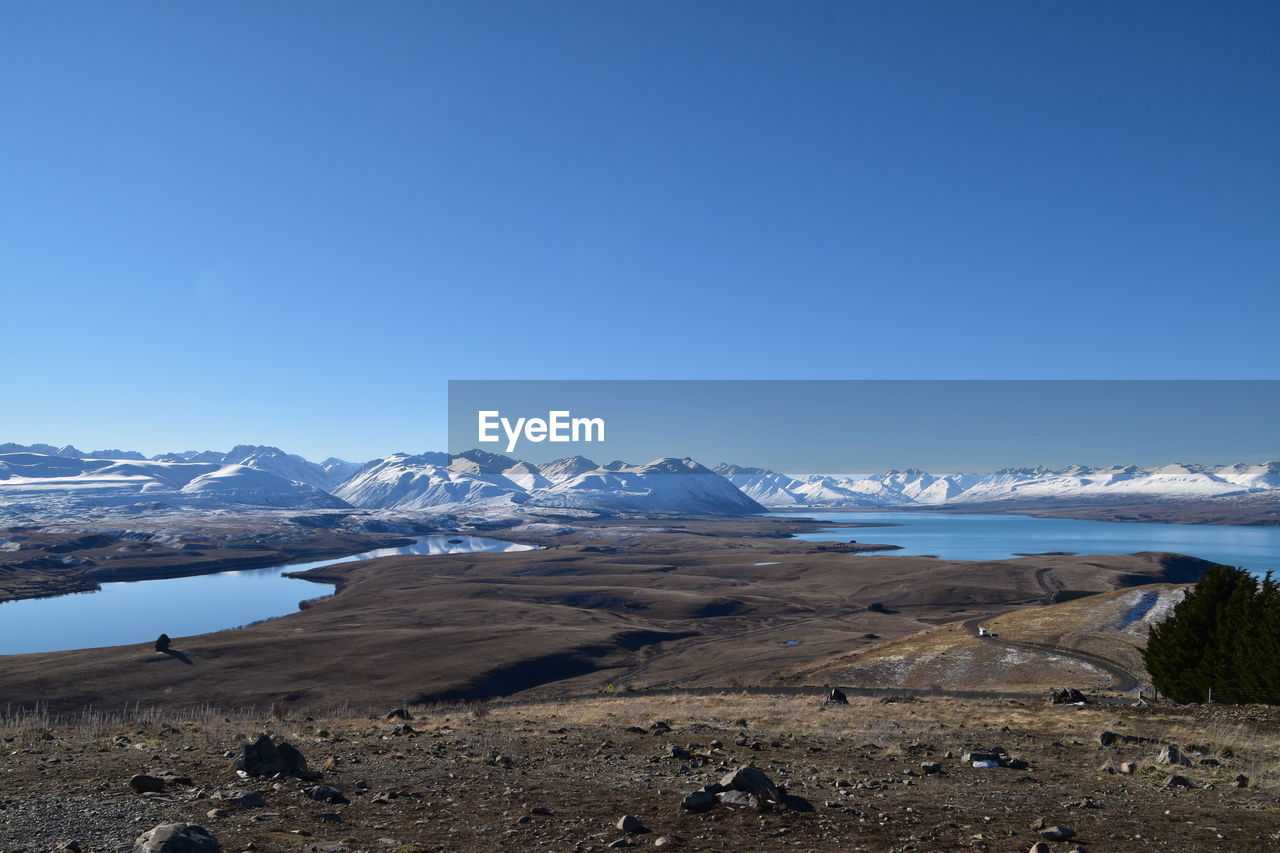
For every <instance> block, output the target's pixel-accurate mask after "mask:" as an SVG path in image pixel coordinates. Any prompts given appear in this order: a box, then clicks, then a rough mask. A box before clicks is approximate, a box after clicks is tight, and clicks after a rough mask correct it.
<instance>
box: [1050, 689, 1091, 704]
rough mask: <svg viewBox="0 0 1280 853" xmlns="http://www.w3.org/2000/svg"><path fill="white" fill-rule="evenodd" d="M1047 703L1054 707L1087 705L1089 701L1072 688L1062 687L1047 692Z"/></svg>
mask: <svg viewBox="0 0 1280 853" xmlns="http://www.w3.org/2000/svg"><path fill="white" fill-rule="evenodd" d="M1049 701H1050V702H1051V703H1052V704H1054V705H1087V704H1089V700H1088V699H1086V698H1085V695H1084V694H1083V693H1081V692H1080V691H1079V690H1077V689H1076V688H1074V687H1062V688H1059V689H1056V690H1050V691H1049Z"/></svg>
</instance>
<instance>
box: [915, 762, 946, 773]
mask: <svg viewBox="0 0 1280 853" xmlns="http://www.w3.org/2000/svg"><path fill="white" fill-rule="evenodd" d="M920 769H921V770H922V771H924V774H925V775H926V776H932V775H933V774H934V773H941V772H942V765H941V764H940V763H938V762H937V761H925V762H921V764H920Z"/></svg>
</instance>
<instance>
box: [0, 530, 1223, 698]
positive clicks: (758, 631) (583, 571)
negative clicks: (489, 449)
mask: <svg viewBox="0 0 1280 853" xmlns="http://www.w3.org/2000/svg"><path fill="white" fill-rule="evenodd" d="M806 524H807V523H806V522H803V521H800V520H795V519H774V518H752V519H738V520H691V519H684V520H680V519H665V520H662V521H661V522H655V521H652V520H649V521H641V520H630V521H626V520H624V521H615V522H609V523H606V522H596V523H590V524H586V525H583V524H575V526H574V527H573V528H567V527H560V526H556V525H552V524H541V525H536V526H531V527H525V528H522V529H520V530H517V531H512V532H510V534H509V535H510V537H511V538H512V539H515V540H518V541H525V542H537V543H539V544H544V545H547V546H548V547H547V549H546V550H541V551H528V552H512V553H503V554H467V555H456V556H432V557H415V556H403V557H389V558H384V559H380V560H375V561H365V562H359V563H349V564H340V565H336V566H330V567H326V568H322V569H317V570H313V571H311V572H308V573H306V574H305V575H304V577H307V578H309V579H311V580H315V581H318V582H323V583H332V584H335V585H336V586H337V588H338V593H337V595H335V596H332V597H330V598H326V599H323V600H320V601H317V602H314V603H312V604H311V605H310V606H308V607H307V609H306V610H304V611H302V612H300V613H297V614H293V615H290V616H286V617H283V618H281V619H276V620H272V621H269V622H265V623H260V624H257V625H253V626H250V627H247V628H244V629H241V630H235V631H224V632H220V633H216V634H206V635H201V636H192V637H187V636H183V633H182V628H181V611H180V609H179V610H178V611H177V612H175V614H174V623H175V624H174V625H173V627H172V628H171V629H169V630H168V631H167V633H169V634H170V635H171V636H173V637H174V638H175V644H174V645H175V648H176V649H177V650H178V651H180V652H181V654H180V655H162V654H158V653H156V652H154V651H153V650H152V649H151V648H150V647H149V646H148V645H138V646H121V647H112V648H103V649H92V650H85V651H73V652H56V653H48V654H36V655H15V656H9V657H6V658H5V667H4V668H3V670H0V695H2V696H4V697H5V701H6V702H7V703H10V704H12V705H14V706H31V705H34V704H36V703H43V704H45V705H47V706H49V707H52V708H54V709H76V708H82V707H84V706H95V707H99V708H112V707H120V706H121V705H122V704H123V703H125V702H129V703H133V702H141V703H142V704H143V705H163V706H168V707H183V706H192V705H201V704H204V703H209V702H212V703H215V704H218V705H224V706H247V705H256V706H259V707H264V706H266V705H268V704H270V703H273V702H281V703H286V704H290V705H293V706H295V707H315V706H325V705H332V704H334V703H338V702H357V703H367V702H380V703H396V702H414V701H442V700H458V699H476V698H487V697H492V696H499V695H512V694H530V695H559V694H566V693H573V692H581V691H584V690H585V691H593V690H599V689H601V688H603V687H604V686H605V685H606V684H611V683H612V684H614V685H620V686H629V687H645V686H650V685H667V684H681V685H692V686H698V685H708V686H713V687H723V686H736V685H770V684H778V683H792V684H794V683H804V682H808V683H823V682H824V681H827V680H832V672H833V670H832V669H831V667H830V666H827V664H828V663H829V662H830V661H832V660H836V659H839V658H840V656H845V655H848V653H849V652H850V651H851V650H857V649H859V648H862V647H872V646H877V645H878V644H879V643H881V642H882V641H884V640H890V641H891V640H894V639H895V638H900V637H904V636H906V635H909V634H914V633H915V632H917V631H920V630H922V629H927V628H932V627H934V626H937V625H939V624H942V623H947V622H956V621H957V620H968V619H973V618H977V617H984V618H986V617H990V616H994V615H997V614H1000V613H1004V612H1007V611H1010V610H1014V609H1020V608H1028V607H1031V608H1035V607H1039V606H1041V605H1042V604H1043V602H1045V601H1048V600H1053V599H1054V598H1055V597H1058V596H1060V595H1061V593H1062V591H1063V590H1069V591H1072V592H1073V594H1079V593H1082V592H1088V591H1109V590H1112V589H1115V588H1117V587H1121V586H1129V585H1133V584H1137V583H1151V582H1159V581H1186V580H1190V579H1192V578H1194V577H1195V576H1196V575H1197V574H1198V573H1199V571H1200V570H1201V569H1202V568H1203V567H1204V565H1205V564H1203V563H1202V562H1201V561H1198V560H1194V559H1192V558H1186V557H1178V556H1176V555H1167V554H1137V555H1120V556H1115V555H1111V556H1108V555H1098V556H1062V555H1058V556H1038V557H1025V558H1020V559H1015V560H1004V561H990V562H958V561H946V560H937V559H932V558H926V557H895V556H887V555H880V554H876V553H864V554H849V553H839V552H833V551H831V550H826V549H824V548H823V546H819V545H815V544H814V543H807V542H801V541H796V540H788V539H784V538H777V537H779V536H781V535H785V534H786V533H788V532H794V531H795V530H799V529H805V526H806ZM824 526H829V525H827V524H825V523H824ZM851 532H855V531H851ZM857 532H858V534H859V536H860V537H865V536H866V535H871V536H873V535H874V531H873V530H868V531H857ZM500 535H507V534H500ZM862 547H864V548H867V547H873V546H866V545H863V546H862ZM762 562H763V563H772V564H773V565H767V566H757V565H755V564H756V563H762ZM192 606H198V603H197V602H193V603H192ZM954 630H956V629H954V628H950V629H941V632H942V633H944V634H945V632H947V631H954ZM925 636H926V637H931V636H933V635H932V634H930V635H925ZM1026 669H1027V671H1028V672H1033V673H1035V674H1036V675H1037V679H1038V680H1033V681H1028V680H1026V679H1024V678H1023V676H1022V675H1019V677H1018V679H1016V680H1015V681H1016V683H1019V684H1021V683H1023V682H1024V681H1025V682H1026V683H1028V684H1033V685H1036V686H1044V685H1045V684H1055V683H1057V682H1059V681H1062V680H1063V679H1072V680H1073V681H1074V680H1078V681H1079V682H1080V686H1102V684H1100V683H1098V682H1097V679H1093V680H1090V679H1089V678H1088V677H1087V676H1088V672H1087V671H1081V672H1076V671H1074V670H1071V669H1068V670H1066V671H1062V672H1059V671H1056V670H1054V669H1053V668H1052V667H1048V668H1045V667H1035V666H1031V667H1027V668H1026ZM1076 676H1079V678H1078V679H1077V678H1076ZM1002 680H1004V681H1008V679H1002ZM853 683H856V684H860V685H862V686H870V687H876V686H888V687H894V686H901V685H903V684H908V683H909V682H908V681H907V680H905V679H902V678H899V677H898V676H897V675H894V674H893V673H889V672H884V673H881V674H878V675H876V676H875V677H874V678H870V679H855V680H853ZM978 683H980V681H978V680H973V675H972V673H970V674H969V675H964V674H961V675H956V676H954V677H952V678H950V679H948V680H940V681H939V685H940V686H943V687H949V688H954V687H966V686H971V685H973V684H978Z"/></svg>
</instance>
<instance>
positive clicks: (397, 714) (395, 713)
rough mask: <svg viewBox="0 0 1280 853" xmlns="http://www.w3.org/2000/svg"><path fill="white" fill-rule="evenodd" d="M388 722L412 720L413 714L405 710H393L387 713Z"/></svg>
mask: <svg viewBox="0 0 1280 853" xmlns="http://www.w3.org/2000/svg"><path fill="white" fill-rule="evenodd" d="M387 719H388V720H412V719H413V714H410V713H409V712H408V710H406V709H404V708H393V709H391V710H390V711H388V712H387Z"/></svg>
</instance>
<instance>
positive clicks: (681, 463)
mask: <svg viewBox="0 0 1280 853" xmlns="http://www.w3.org/2000/svg"><path fill="white" fill-rule="evenodd" d="M533 502H534V503H535V504H537V505H539V506H561V507H575V508H586V509H598V510H609V511H615V512H662V513H696V514H711V515H748V514H751V513H757V512H763V511H764V507H763V506H761V505H760V504H759V503H757V502H756V501H754V500H752V499H751V498H749V497H747V496H746V495H745V494H743V493H742V492H741V491H739V490H738V489H737V488H736V487H735V486H734V485H733V483H731V482H729V481H728V480H727V479H725V478H724V477H722V476H720V475H719V474H717V473H716V472H714V471H712V470H711V469H709V468H704V467H703V466H702V465H699V464H698V463H697V462H694V461H693V460H692V459H673V458H665V459H655V460H654V461H653V462H650V463H648V464H646V465H626V464H617V463H613V464H611V465H610V466H609V467H608V468H598V469H596V470H594V471H587V472H585V473H582V474H579V475H578V476H576V477H574V478H573V479H571V480H566V481H564V482H562V483H557V484H556V485H554V486H552V487H550V488H546V489H540V490H538V491H535V492H534V493H533Z"/></svg>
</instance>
